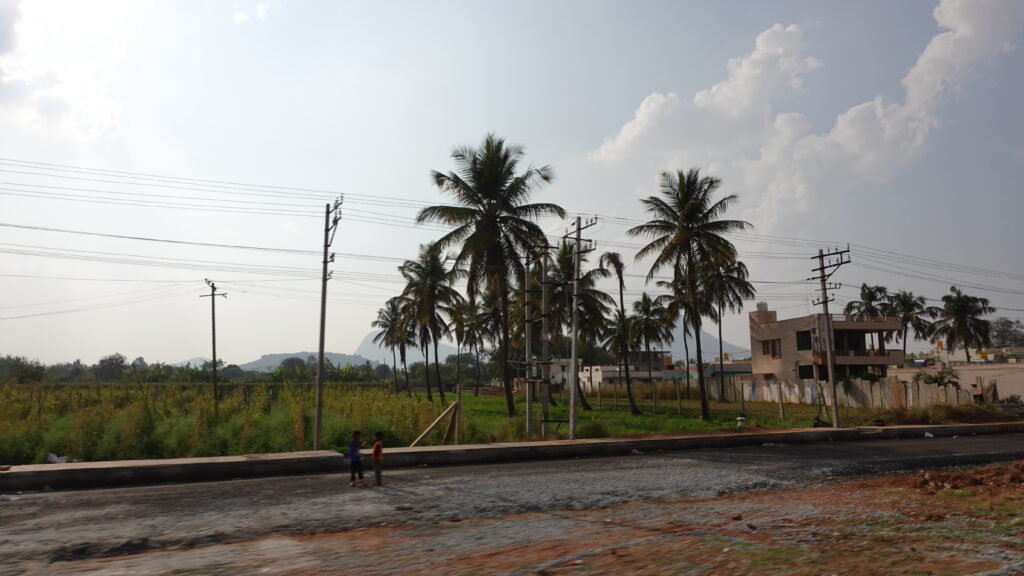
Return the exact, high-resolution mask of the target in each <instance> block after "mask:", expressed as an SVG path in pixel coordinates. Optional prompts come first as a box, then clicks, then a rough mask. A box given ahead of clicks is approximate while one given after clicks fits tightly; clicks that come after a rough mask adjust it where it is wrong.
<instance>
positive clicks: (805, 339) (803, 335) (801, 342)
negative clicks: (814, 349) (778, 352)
mask: <svg viewBox="0 0 1024 576" xmlns="http://www.w3.org/2000/svg"><path fill="white" fill-rule="evenodd" d="M796 349H797V350H810V349H811V331H810V330H804V331H803V332H797V333H796Z"/></svg>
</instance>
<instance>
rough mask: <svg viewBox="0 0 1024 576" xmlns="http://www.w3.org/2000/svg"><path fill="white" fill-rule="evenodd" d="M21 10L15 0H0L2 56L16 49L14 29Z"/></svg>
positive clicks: (0, 53) (0, 44) (0, 50)
mask: <svg viewBox="0 0 1024 576" xmlns="http://www.w3.org/2000/svg"><path fill="white" fill-rule="evenodd" d="M19 13H20V10H19V8H18V2H15V0H0V56H2V55H4V54H6V53H8V52H10V51H11V50H13V49H14V33H15V30H14V27H15V24H16V23H17V21H18V16H19Z"/></svg>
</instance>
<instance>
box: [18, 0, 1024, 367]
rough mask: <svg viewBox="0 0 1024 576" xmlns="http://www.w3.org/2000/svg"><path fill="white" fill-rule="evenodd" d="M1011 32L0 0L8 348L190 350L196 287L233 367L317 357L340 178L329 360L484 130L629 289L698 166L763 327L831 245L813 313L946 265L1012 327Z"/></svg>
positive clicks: (43, 353) (892, 16) (624, 16)
mask: <svg viewBox="0 0 1024 576" xmlns="http://www.w3.org/2000/svg"><path fill="white" fill-rule="evenodd" d="M1022 36H1024V3H1021V2H1018V1H1014V0H1003V1H997V0H971V1H963V0H941V1H938V2H936V1H934V0H928V1H926V0H907V1H905V2H890V1H880V0H876V1H870V0H869V1H865V2H857V3H851V2H832V1H812V0H808V1H795V0H794V1H784V0H774V1H764V2H752V1H744V2H740V1H728V0H727V1H718V2H710V1H705V2H695V1H660V0H640V1H630V2H626V1H623V0H614V1H613V0H607V1H605V0H563V1H559V2H550V1H517V2H501V3H498V2H473V1H469V0H466V1H429V2H427V1H407V2H358V3H357V2H345V1H338V2H327V1H322V2H315V1H305V2H288V1H277V2H275V1H270V2H254V1H251V0H250V1H242V0H232V1H218V2H208V1H200V0H194V1H180V2H147V1H132V2H103V1H99V0H96V1H90V2H78V1H49V0H32V1H27V0H26V1H15V0H0V355H6V354H11V355H19V356H26V357H29V358H33V359H38V360H40V361H42V362H44V363H56V362H69V361H72V360H75V359H81V360H82V361H83V362H86V363H93V362H96V361H97V360H98V359H99V358H101V357H103V356H106V355H109V354H113V353H121V354H124V355H125V356H126V357H128V358H129V359H133V358H136V357H139V356H141V357H144V358H145V359H146V360H147V361H149V362H154V361H163V362H179V361H182V360H185V359H189V358H194V357H209V356H210V344H211V342H210V338H211V334H210V332H211V326H210V324H211V310H210V308H211V306H210V298H200V296H202V295H204V294H206V295H208V294H209V292H210V289H209V287H208V285H207V284H206V283H205V280H206V279H209V280H211V281H213V282H214V283H215V284H216V286H217V289H218V291H219V292H222V293H226V294H227V296H226V298H218V299H217V302H216V322H217V325H216V328H217V352H218V357H219V358H221V359H223V360H224V361H225V362H227V363H244V362H248V361H251V360H255V359H256V358H258V357H259V356H260V355H262V354H265V353H275V352H293V351H295V352H298V351H306V350H315V349H316V347H317V342H318V334H319V332H318V330H319V307H320V296H319V295H320V280H319V276H320V268H321V260H322V250H323V237H324V233H323V232H324V210H325V205H327V204H330V203H332V202H333V201H334V200H335V199H336V198H339V197H342V196H343V203H342V205H341V214H342V219H341V221H340V223H339V225H338V229H337V233H336V235H335V237H334V240H333V245H332V251H333V252H335V253H336V258H335V260H334V262H333V264H331V270H332V271H333V277H332V279H331V281H330V282H329V286H328V294H329V296H328V315H327V333H326V348H327V350H328V351H333V352H341V353H345V352H352V351H354V350H355V348H356V347H357V346H358V344H359V343H360V342H361V341H362V339H363V338H364V337H365V336H366V334H367V333H368V332H369V331H370V330H371V328H370V322H371V321H372V320H373V319H374V317H375V316H376V312H377V310H378V309H379V308H380V307H381V306H382V305H383V303H384V301H385V300H386V299H387V298H389V297H391V296H394V295H396V294H397V293H398V292H399V291H400V290H401V288H402V282H401V278H400V276H399V275H398V273H397V266H398V265H399V264H401V262H402V261H403V260H404V259H408V258H414V257H415V256H416V253H417V247H418V246H419V245H420V244H422V243H425V242H428V241H431V240H433V239H436V238H438V237H439V236H440V235H441V234H443V232H444V230H443V229H442V228H438V227H436V226H417V225H415V223H414V221H413V219H414V217H415V214H416V212H417V210H418V209H420V208H422V207H424V206H428V205H433V204H439V203H443V202H444V201H445V197H444V196H442V194H441V193H440V192H439V191H438V190H437V189H436V187H434V185H433V183H432V181H431V179H430V173H431V171H432V170H439V171H442V172H444V171H448V170H451V169H453V168H454V164H453V161H452V159H451V157H450V154H451V151H452V149H453V148H454V147H456V146H464V145H470V146H476V145H479V144H480V142H481V141H482V140H483V138H484V137H485V135H486V134H488V133H495V134H497V135H498V136H500V137H503V138H505V139H507V140H508V141H509V142H510V143H515V144H520V145H522V146H523V147H524V149H525V162H526V163H527V164H531V165H534V166H545V165H547V166H550V167H551V168H552V170H553V172H554V174H555V180H554V181H553V182H552V183H550V184H549V185H547V186H544V187H542V188H541V189H540V190H538V191H537V193H536V195H535V197H534V199H535V200H537V201H546V202H555V203H558V204H560V205H561V206H563V207H564V208H565V209H566V211H567V212H569V214H570V218H569V219H568V220H566V221H559V220H554V219H547V220H544V221H542V222H541V223H540V224H541V226H542V227H543V228H544V229H545V231H546V232H548V233H549V235H550V237H551V238H552V240H553V241H554V240H556V239H557V238H559V237H560V236H562V235H563V234H565V231H566V228H567V226H569V224H570V223H571V219H572V218H574V217H575V216H577V215H580V216H582V217H584V218H588V217H597V224H596V225H595V226H593V227H591V228H589V229H588V230H587V231H586V233H585V234H584V236H585V237H587V238H589V239H591V240H593V241H594V243H595V246H596V249H597V250H598V252H604V251H617V252H620V253H622V254H623V256H625V257H626V260H627V262H628V263H629V268H628V269H627V273H628V274H630V275H631V276H629V277H628V278H627V293H626V297H627V300H631V299H637V298H638V297H639V295H640V293H641V292H642V291H645V290H646V291H649V292H651V293H658V292H659V291H660V290H659V289H658V287H657V286H655V285H653V283H652V284H645V282H644V276H645V275H646V274H647V272H648V270H649V267H650V262H649V261H639V262H634V259H633V256H634V255H635V253H636V251H637V249H638V248H639V247H640V246H641V245H642V244H641V241H642V240H641V239H637V238H631V237H629V236H628V235H627V234H626V230H627V229H628V228H629V227H631V226H633V225H635V224H637V223H640V222H642V221H644V220H645V219H646V214H645V213H644V211H643V209H642V206H641V204H640V199H641V198H644V197H647V196H650V195H652V194H657V193H658V184H659V178H660V174H661V173H662V172H664V171H672V172H674V171H677V170H688V169H690V168H699V169H700V170H701V171H702V173H704V174H709V175H713V176H716V177H718V178H721V180H722V186H721V189H720V193H721V194H735V195H737V197H738V200H737V202H736V204H735V205H734V207H733V208H732V209H731V210H730V213H729V215H730V216H733V217H736V218H742V219H744V220H747V221H749V222H750V223H751V224H752V228H751V229H750V230H748V231H747V232H744V233H741V234H737V235H735V236H733V238H732V239H733V241H734V242H735V243H736V245H737V247H738V249H739V257H740V259H741V260H743V261H744V262H745V263H746V264H747V266H748V267H749V269H750V277H751V279H752V280H753V281H754V282H755V287H756V288H757V290H758V296H757V300H758V301H764V302H766V303H768V305H769V307H770V308H771V309H774V310H777V311H778V312H779V316H780V318H787V317H794V316H800V315H804V314H809V313H813V312H815V311H817V310H820V307H815V306H814V305H813V301H814V299H815V298H816V297H817V296H819V294H818V293H817V292H816V290H817V285H816V284H815V283H809V282H806V279H807V278H808V277H810V276H811V275H812V272H811V268H813V267H814V266H815V262H814V261H812V257H814V256H816V255H817V253H818V250H819V249H824V250H826V251H828V250H829V249H832V248H835V247H841V248H844V249H845V248H846V247H847V246H849V248H850V254H849V255H850V259H851V262H850V264H847V265H844V266H842V267H841V268H839V269H838V270H837V271H836V273H835V275H834V276H833V277H832V281H834V282H837V283H841V284H842V287H841V288H839V289H838V290H836V291H834V296H835V298H836V300H835V303H834V304H833V307H834V309H835V308H838V307H841V306H842V305H844V304H845V303H846V302H847V301H849V300H850V299H851V298H856V296H857V293H858V287H859V286H860V285H861V283H868V284H872V285H874V284H880V285H884V286H886V287H887V288H888V289H889V290H890V291H895V290H900V289H902V290H911V291H913V292H914V293H915V294H920V295H924V296H926V297H928V298H930V299H933V300H936V301H937V300H938V299H939V298H941V296H942V295H943V294H945V293H948V291H949V287H950V286H951V285H953V284H956V285H958V286H962V287H964V290H965V291H967V292H968V293H971V294H974V295H978V296H984V297H987V298H989V299H990V301H991V304H992V305H993V306H995V307H996V308H997V309H998V310H999V311H998V315H1002V316H1007V317H1010V318H1024V271H1022V270H1021V268H1022V266H1021V264H1022V262H1024V260H1022V258H1021V256H1020V249H1019V245H1020V234H1019V228H1018V226H1019V225H1020V222H1021V215H1022V214H1024V198H1022V195H1021V193H1020V192H1019V189H1020V182H1021V181H1024V138H1022V134H1024V115H1022V114H1021V113H1020V110H1021V107H1020V102H1024V58H1022V55H1021V48H1020V46H1019V44H1020V42H1021V41H1022ZM229 246H230V247H229ZM243 247H244V248H243ZM253 248H260V249H253ZM604 287H605V288H606V289H608V290H609V291H614V289H615V287H614V284H612V283H608V284H607V285H605V286H604ZM931 303H932V304H936V303H937V302H931ZM754 304H755V303H754V302H747V303H746V304H745V309H744V310H743V311H741V312H739V313H731V314H729V315H728V316H727V317H726V318H725V321H724V324H723V329H724V336H725V340H727V341H729V342H732V343H735V344H737V345H740V346H741V347H744V348H746V347H748V346H749V335H748V330H747V326H748V323H747V312H748V311H750V310H753V309H754ZM627 305H628V303H627ZM709 328H710V329H712V330H714V327H713V326H709ZM915 346H916V348H917V349H922V348H924V347H926V346H927V344H924V343H918V344H916V345H912V346H911V349H914V348H915Z"/></svg>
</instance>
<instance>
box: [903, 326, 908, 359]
mask: <svg viewBox="0 0 1024 576" xmlns="http://www.w3.org/2000/svg"><path fill="white" fill-rule="evenodd" d="M903 367H904V368H906V367H907V327H906V326H904V327H903Z"/></svg>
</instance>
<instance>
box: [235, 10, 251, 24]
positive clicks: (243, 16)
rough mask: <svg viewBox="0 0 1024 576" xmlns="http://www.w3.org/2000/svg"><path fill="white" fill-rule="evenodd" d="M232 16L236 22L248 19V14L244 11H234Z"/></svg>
mask: <svg viewBox="0 0 1024 576" xmlns="http://www.w3.org/2000/svg"><path fill="white" fill-rule="evenodd" d="M232 18H233V19H234V20H235V23H236V24H244V23H246V22H248V21H249V15H248V14H246V13H245V12H235V15H234V16H233V17H232Z"/></svg>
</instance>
